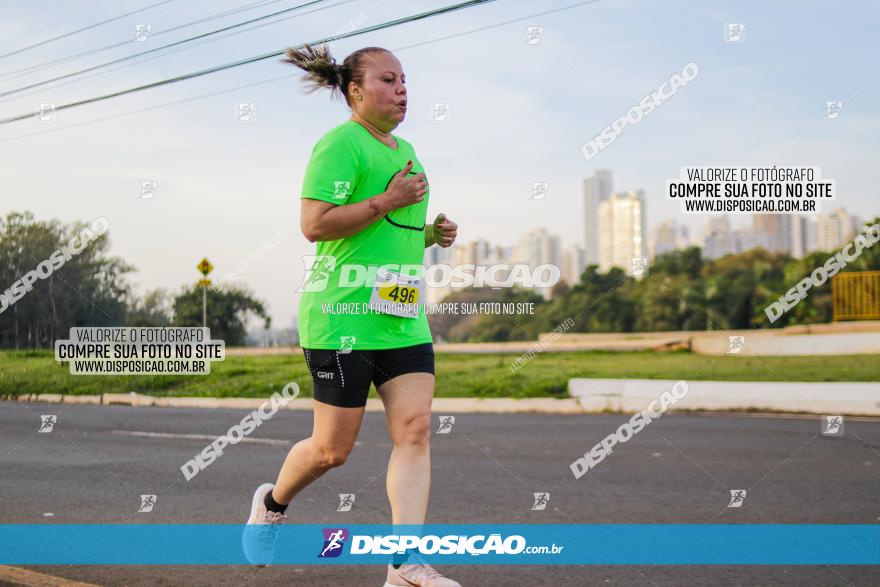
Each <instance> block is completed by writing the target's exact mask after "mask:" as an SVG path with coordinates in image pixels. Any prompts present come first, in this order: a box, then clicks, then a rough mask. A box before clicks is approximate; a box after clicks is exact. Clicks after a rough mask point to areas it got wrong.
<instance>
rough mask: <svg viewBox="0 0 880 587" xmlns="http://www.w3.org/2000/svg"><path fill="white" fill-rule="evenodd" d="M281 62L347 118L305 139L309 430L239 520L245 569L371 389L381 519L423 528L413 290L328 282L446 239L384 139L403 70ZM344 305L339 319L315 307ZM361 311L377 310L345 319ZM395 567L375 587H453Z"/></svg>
mask: <svg viewBox="0 0 880 587" xmlns="http://www.w3.org/2000/svg"><path fill="white" fill-rule="evenodd" d="M284 61H285V62H286V63H290V64H293V65H296V66H297V67H299V68H301V69H303V70H305V71H306V75H305V76H304V77H303V79H304V80H308V81H310V82H312V91H314V90H317V89H319V88H329V89H330V90H331V95H335V96H338V95H339V94H341V95H342V97H344V99H345V101H346V103H347V104H348V106H349V108H351V118H349V119H348V120H346V121H345V122H343V123H342V124H339V125H338V126H336V127H334V128H333V129H331V130H330V131H329V132H328V133H326V134H325V135H324V136H323V137H322V138H321V139H320V140H319V141H318V143H317V144H316V145H315V148H314V149H313V151H312V155H311V158H310V160H309V164H308V167H307V168H306V173H305V177H304V180H303V189H302V199H301V205H302V208H301V210H302V212H301V219H300V220H301V227H302V231H303V234H304V235H305V237H306V238H307V239H308V240H309V241H310V242H317V252H316V258H315V263H314V265H313V266H312V271H311V272H310V277H309V279H307V280H306V281H305V283H304V287H303V289H304V290H305V291H304V293H303V295H302V299H301V302H300V306H299V335H300V341H301V346H302V347H303V354H304V355H305V360H306V363H307V365H308V368H309V371H310V372H311V376H312V380H313V381H314V399H315V402H314V428H313V430H312V435H311V436H310V437H309V438H306V439H305V440H302V441H300V442H298V443H297V444H296V445H295V446H294V447H293V448H292V449H291V450H290V453H289V454H288V456H287V458H286V460H285V461H284V465H283V466H282V467H281V471H280V472H279V474H278V479H277V480H276V482H275V484H274V485H273V484H271V483H265V484H263V485H261V486H260V487H259V488H257V490H256V492H255V493H254V497H253V501H252V507H251V514H250V518H249V519H248V524H249V525H250V524H259V525H265V531H262V532H261V534H263V535H264V536H263V539H262V541H250V542H247V541H246V542H245V552H246V553H248V558H249V559H250V560H251V561H254V560H255V559H257V560H266V559H267V558H268V559H269V560H271V555H272V554H273V553H274V536H275V533H276V531H277V530H276V529H277V525H278V524H280V523H281V522H282V521H283V520H284V519H285V518H286V517H287V516H286V515H285V513H284V512H285V510H286V509H287V506H288V504H289V503H290V501H291V499H292V498H293V497H294V496H295V495H296V494H297V493H299V492H300V491H302V490H303V489H304V488H305V487H306V486H308V485H309V484H310V483H311V482H312V481H314V480H315V479H317V478H318V477H320V476H321V475H323V474H324V473H326V472H327V471H328V470H329V469H331V468H333V467H338V466H339V465H342V464H343V463H344V462H345V460H346V458H347V457H348V454H349V452H350V451H351V449H352V447H354V443H355V439H356V438H357V435H358V431H359V430H360V426H361V421H362V419H363V416H364V411H365V407H366V403H367V395H368V394H369V391H370V384H371V383H373V384H375V386H376V390H377V392H378V393H379V396H380V397H381V398H382V402H383V404H384V406H385V414H386V418H387V423H388V431H389V434H390V436H391V440H392V443H393V449H392V451H391V459H390V461H389V463H388V474H387V477H386V485H387V490H388V499H389V501H390V502H391V512H392V523H393V524H424V523H425V516H426V513H427V508H428V494H429V488H430V482H431V459H430V451H429V440H430V436H431V400H432V398H433V396H434V347H433V339H432V337H431V331H430V329H429V327H428V319H427V315H426V314H425V311H424V305H423V304H424V300H423V299H422V298H423V287H421V286H422V284H423V281H421V280H418V279H415V280H414V279H408V277H407V275H406V274H405V273H406V272H405V271H403V270H402V269H401V270H398V271H389V272H387V273H384V272H383V273H380V274H379V275H380V279H381V278H383V277H384V278H385V279H387V280H388V281H387V282H384V283H385V284H386V285H383V286H381V287H380V286H379V285H374V284H376V283H378V282H376V281H374V280H373V279H372V277H371V278H370V281H369V282H368V283H366V284H363V283H359V284H358V285H357V286H356V287H351V286H349V287H346V286H345V285H346V284H345V282H344V281H343V282H341V281H340V279H343V280H344V279H351V278H352V275H355V276H356V275H357V274H359V273H361V274H362V273H363V272H364V270H367V271H368V270H369V269H370V267H373V268H376V267H379V266H383V265H391V266H393V267H398V266H406V265H409V266H410V267H413V266H418V267H421V266H422V263H423V260H424V253H425V248H426V247H429V246H431V245H433V244H437V245H439V246H441V247H449V246H450V245H452V243H453V241H455V237H456V229H457V225H456V224H455V223H454V222H452V221H451V220H448V219H447V218H446V217H445V216H444V215H443V214H440V215H438V216H437V219H436V220H435V221H434V223H433V224H432V225H426V224H425V218H426V214H427V208H428V196H429V189H428V182H427V179H426V177H425V173H424V170H423V167H422V165H421V163H419V160H418V158H417V157H416V153H415V151H414V150H413V147H412V145H410V144H409V143H408V142H406V141H405V140H403V139H401V138H400V137H398V136H396V135H393V134H391V131H392V130H394V129H395V128H397V126H398V125H399V124H400V123H401V122H403V119H404V118H405V116H406V104H407V92H406V85H405V83H406V76H405V75H404V73H403V68H402V66H401V65H400V62H399V61H398V60H397V58H396V57H395V56H394V55H393V54H392V53H391V52H390V51H388V50H386V49H382V48H379V47H367V48H364V49H360V50H358V51H355V52H354V53H352V54H351V55H349V56H348V57H347V58H346V59H345V61H344V62H343V63H342V65H337V64H336V60H335V59H333V58H332V57H331V56H330V53H329V51H328V50H327V48H326V46H321V47H317V48H312V47H309V46H305V47H304V49H302V50H298V49H288V50H287V59H285V60H284ZM346 266H347V267H348V269H346ZM352 267H354V269H353V270H352V269H351V268H352ZM358 269H360V271H358ZM343 304H348V306H347V311H346V310H343V311H342V312H333V313H331V312H325V311H323V310H324V309H325V308H326V307H328V305H329V307H331V308H346V306H343ZM371 304H372V305H373V307H375V308H377V309H381V311H377V310H369V311H368V312H366V313H364V312H363V311H362V310H361V311H360V312H356V311H355V310H354V307H355V306H360V307H361V308H364V307H366V308H368V309H369V308H370V307H371ZM266 551H268V557H267V556H266ZM407 560H408V559H407V556H406V555H403V556H402V557H397V556H395V557H394V558H393V560H392V564H390V565H389V566H388V574H387V581H386V583H385V587H394V586H398V585H400V586H415V585H419V586H424V587H460V585H459V584H458V583H457V582H455V581H453V580H451V579H448V578H445V577H443V576H442V575H441V574H440V573H439V572H437V571H436V570H435V569H434V568H432V567H431V566H430V565H427V564H418V563H417V561H415V560H410V561H409V562H405V561H407Z"/></svg>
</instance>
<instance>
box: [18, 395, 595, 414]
mask: <svg viewBox="0 0 880 587" xmlns="http://www.w3.org/2000/svg"><path fill="white" fill-rule="evenodd" d="M6 399H8V400H10V401H18V402H37V403H54V404H62V403H63V404H91V405H104V406H135V407H161V408H228V409H254V408H258V407H259V406H260V405H261V404H262V403H263V402H265V401H266V400H267V399H268V398H246V397H224V398H214V397H154V396H151V395H144V394H140V393H134V392H132V393H104V394H101V395H62V394H57V393H40V394H33V393H31V394H23V395H18V396H12V397H9V396H7V398H6ZM312 403H313V400H312V399H311V398H301V399H300V398H298V399H293V400H290V401H289V402H287V404H285V405H283V406H281V408H282V409H286V410H308V411H311V410H312ZM384 410H385V407H384V406H383V404H382V400H380V399H376V398H370V399H368V400H367V411H368V412H382V411H384ZM431 410H432V411H433V412H443V413H450V414H455V413H494V414H508V413H541V414H577V413H582V412H584V409H583V408H582V407H581V405H580V403H578V400H577V399H575V398H566V399H553V398H526V399H511V398H485V399H481V398H469V397H462V398H457V397H438V398H434V401H433V404H432V406H431Z"/></svg>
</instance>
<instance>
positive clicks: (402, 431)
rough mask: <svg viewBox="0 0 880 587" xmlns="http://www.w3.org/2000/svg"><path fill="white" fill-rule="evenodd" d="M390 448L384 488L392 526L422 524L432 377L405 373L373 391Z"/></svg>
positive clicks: (427, 488)
mask: <svg viewBox="0 0 880 587" xmlns="http://www.w3.org/2000/svg"><path fill="white" fill-rule="evenodd" d="M377 391H378V392H379V396H380V397H381V398H382V402H383V403H384V404H385V416H386V418H387V420H388V432H389V434H390V435H391V442H392V445H393V448H392V450H391V460H390V461H389V462H388V476H387V478H386V487H387V489H388V500H389V501H390V502H391V519H392V520H391V521H392V523H393V524H424V523H425V517H426V515H427V511H428V495H429V493H430V488H431V453H430V446H429V441H430V438H431V401H432V399H433V397H434V376H433V375H432V374H430V373H406V374H404V375H399V376H397V377H394V378H393V379H390V380H388V381H386V382H385V383H383V384H382V385H380V386H379V389H378V390H377Z"/></svg>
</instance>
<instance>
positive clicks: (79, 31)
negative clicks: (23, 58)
mask: <svg viewBox="0 0 880 587" xmlns="http://www.w3.org/2000/svg"><path fill="white" fill-rule="evenodd" d="M169 2H174V0H162V2H156V3H155V4H151V5H149V6H145V7H144V8H138V9H137V10H132V11H131V12H126V13H125V14H120V15H119V16H114V17H113V18H108V19H107V20H102V21H101V22H97V23H95V24H91V25H89V26H87V27H83V28H81V29H77V30H75V31H71V32H69V33H64V34H63V35H58V36H57V37H53V38H51V39H46V40H45V41H40V42H39V43H34V44H33V45H29V46H27V47H22V48H21V49H16V50H15V51H13V52H12V53H7V54H5V55H0V59H5V58H7V57H11V56H12V55H18V54H19V53H24V52H25V51H29V50H31V49H34V48H36V47H42V46H43V45H48V44H49V43H53V42H55V41H58V40H60V39H65V38H67V37H72V36H73V35H76V34H78V33H81V32H83V31H87V30H90V29H93V28H97V27H99V26H101V25H105V24H107V23H109V22H113V21H114V20H119V19H120V18H125V17H126V16H131V15H132V14H137V13H138V12H143V11H144V10H149V9H150V8H155V7H157V6H161V5H163V4H168V3H169Z"/></svg>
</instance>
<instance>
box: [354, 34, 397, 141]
mask: <svg viewBox="0 0 880 587" xmlns="http://www.w3.org/2000/svg"><path fill="white" fill-rule="evenodd" d="M365 63H366V68H365V71H364V82H363V85H361V86H360V87H358V86H356V85H354V83H353V82H352V85H351V86H350V87H351V88H352V90H354V91H356V92H357V91H359V92H360V95H361V96H363V97H364V99H363V100H360V99H358V97H357V95H356V94H352V98H353V99H352V110H354V111H355V112H356V113H357V114H358V115H360V116H361V117H363V118H365V119H366V120H368V121H369V122H370V123H371V124H373V125H375V126H376V127H377V128H379V129H381V130H383V131H384V132H390V131H391V130H393V129H394V128H395V127H397V125H398V124H400V123H401V122H403V119H404V117H406V100H407V98H406V85H405V83H404V82H405V81H406V76H405V75H404V73H403V67H402V66H401V65H400V61H398V60H397V58H396V57H395V56H394V55H392V54H391V53H388V52H385V51H382V52H375V53H368V54H367V56H366V59H365Z"/></svg>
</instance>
